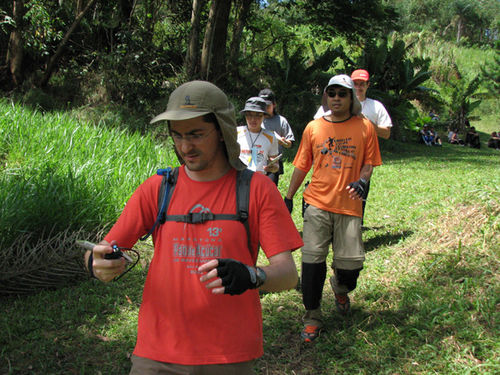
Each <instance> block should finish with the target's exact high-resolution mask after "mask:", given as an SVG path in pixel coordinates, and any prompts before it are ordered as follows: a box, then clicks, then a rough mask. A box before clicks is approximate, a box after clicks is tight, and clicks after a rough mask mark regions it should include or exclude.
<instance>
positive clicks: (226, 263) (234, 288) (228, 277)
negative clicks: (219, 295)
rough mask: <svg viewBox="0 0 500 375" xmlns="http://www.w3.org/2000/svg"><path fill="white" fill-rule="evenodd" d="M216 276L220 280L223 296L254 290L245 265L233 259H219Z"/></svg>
mask: <svg viewBox="0 0 500 375" xmlns="http://www.w3.org/2000/svg"><path fill="white" fill-rule="evenodd" d="M217 276H219V277H220V278H221V280H222V285H223V286H224V287H225V288H224V294H230V295H232V296H234V295H235V294H241V293H243V292H244V291H246V290H248V289H254V288H255V284H253V283H252V280H251V277H250V270H249V269H248V266H246V265H245V264H243V263H241V262H238V261H237V260H234V259H219V265H218V266H217Z"/></svg>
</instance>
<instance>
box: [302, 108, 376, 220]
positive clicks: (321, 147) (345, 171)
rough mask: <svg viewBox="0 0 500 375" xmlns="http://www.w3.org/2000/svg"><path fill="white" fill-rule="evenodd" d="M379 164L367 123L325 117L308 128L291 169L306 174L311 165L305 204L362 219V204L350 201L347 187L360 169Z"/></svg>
mask: <svg viewBox="0 0 500 375" xmlns="http://www.w3.org/2000/svg"><path fill="white" fill-rule="evenodd" d="M366 164H370V165H372V166H374V167H375V166H377V165H381V164H382V159H381V157H380V151H379V145H378V139H377V133H376V131H375V127H374V125H373V124H372V123H371V122H370V121H369V120H368V119H362V118H361V117H358V116H354V117H351V118H350V119H349V120H347V121H343V122H330V121H327V120H326V119H325V118H324V117H321V118H319V119H317V120H314V121H311V122H310V123H309V124H307V126H306V128H305V129H304V133H303V134H302V140H301V142H300V146H299V149H298V150H297V154H296V155H295V159H294V161H293V165H294V166H295V167H297V168H298V169H300V170H302V171H304V172H308V171H309V169H311V166H313V165H314V170H313V174H312V178H311V183H310V184H309V185H308V187H307V189H306V190H304V200H305V201H306V202H307V203H309V204H312V205H313V206H315V207H318V208H320V209H322V210H325V211H330V212H334V213H339V214H343V215H351V216H359V217H361V216H362V202H361V200H360V199H351V198H350V197H349V193H348V191H347V190H346V187H347V185H349V184H350V183H351V182H354V181H357V180H359V177H360V171H361V168H362V167H363V166H364V165H366Z"/></svg>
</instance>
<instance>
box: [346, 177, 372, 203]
mask: <svg viewBox="0 0 500 375" xmlns="http://www.w3.org/2000/svg"><path fill="white" fill-rule="evenodd" d="M366 184H368V182H367V181H366V180H365V179H364V178H360V179H359V180H358V181H355V182H351V183H350V184H349V185H348V186H349V187H350V188H352V189H354V190H356V193H357V194H358V195H359V197H360V198H361V199H365V198H366Z"/></svg>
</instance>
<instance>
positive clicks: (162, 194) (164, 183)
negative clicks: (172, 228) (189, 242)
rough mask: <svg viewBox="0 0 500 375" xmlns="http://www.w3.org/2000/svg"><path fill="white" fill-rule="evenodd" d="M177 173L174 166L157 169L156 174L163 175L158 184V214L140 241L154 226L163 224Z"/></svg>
mask: <svg viewBox="0 0 500 375" xmlns="http://www.w3.org/2000/svg"><path fill="white" fill-rule="evenodd" d="M178 173H179V168H178V167H176V168H174V169H173V170H172V168H171V167H168V168H165V169H158V170H157V171H156V174H157V175H159V176H163V178H162V180H161V184H160V189H159V191H158V214H157V215H156V220H155V223H154V224H153V227H152V228H151V229H150V230H149V232H148V233H147V234H146V235H145V236H143V237H141V238H140V240H141V241H145V240H146V239H148V238H149V236H151V234H153V232H154V230H155V228H156V227H157V226H158V224H163V223H164V222H165V217H166V214H167V210H168V204H169V203H170V198H171V197H172V194H173V192H174V188H175V184H176V182H177V175H178Z"/></svg>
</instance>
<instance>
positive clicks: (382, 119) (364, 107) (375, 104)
mask: <svg viewBox="0 0 500 375" xmlns="http://www.w3.org/2000/svg"><path fill="white" fill-rule="evenodd" d="M351 79H352V80H353V82H354V88H355V89H356V96H357V97H358V99H359V102H360V103H361V113H362V114H363V115H364V116H365V117H367V118H368V120H370V121H371V122H372V123H373V125H375V127H376V130H377V135H378V136H379V137H380V138H384V139H388V138H389V137H390V135H391V127H392V121H391V117H390V116H389V114H388V113H387V110H386V109H385V107H384V105H383V104H382V103H380V102H379V101H378V100H375V99H370V98H367V97H366V91H367V90H368V88H369V87H370V74H369V73H368V72H367V71H366V70H364V69H357V70H355V71H354V72H352V74H351Z"/></svg>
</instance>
